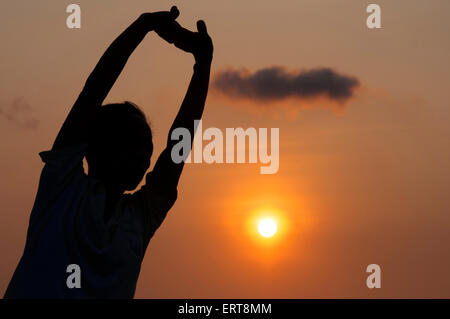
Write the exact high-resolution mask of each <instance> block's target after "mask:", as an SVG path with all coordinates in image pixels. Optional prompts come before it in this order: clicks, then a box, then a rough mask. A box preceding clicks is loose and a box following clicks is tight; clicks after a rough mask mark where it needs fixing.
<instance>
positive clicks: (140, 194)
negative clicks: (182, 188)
mask: <svg viewBox="0 0 450 319" xmlns="http://www.w3.org/2000/svg"><path fill="white" fill-rule="evenodd" d="M177 195H178V192H177V187H176V185H174V184H173V183H168V182H166V181H165V180H163V179H159V178H157V176H156V175H155V174H154V172H150V173H148V174H147V175H146V178H145V185H144V186H142V187H141V189H139V190H138V191H137V192H135V193H134V194H132V195H131V203H132V205H133V206H134V207H135V208H136V209H137V210H138V214H139V217H140V219H141V221H142V229H143V241H144V249H145V248H146V247H147V245H148V243H149V241H150V238H151V237H152V236H153V235H154V233H155V231H156V230H157V229H158V228H159V226H161V224H162V222H163V221H164V219H165V217H166V215H167V212H168V211H169V210H170V209H171V208H172V206H173V205H174V203H175V201H176V199H177Z"/></svg>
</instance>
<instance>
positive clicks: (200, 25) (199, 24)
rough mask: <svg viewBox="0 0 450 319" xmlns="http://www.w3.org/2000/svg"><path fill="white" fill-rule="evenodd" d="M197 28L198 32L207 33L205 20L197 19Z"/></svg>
mask: <svg viewBox="0 0 450 319" xmlns="http://www.w3.org/2000/svg"><path fill="white" fill-rule="evenodd" d="M197 30H198V33H200V34H208V30H207V29H206V24H205V21H203V20H198V21H197Z"/></svg>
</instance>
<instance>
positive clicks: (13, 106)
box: [0, 98, 39, 129]
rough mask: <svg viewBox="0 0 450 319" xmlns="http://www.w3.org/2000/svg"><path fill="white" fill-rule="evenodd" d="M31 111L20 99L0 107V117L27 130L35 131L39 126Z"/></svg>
mask: <svg viewBox="0 0 450 319" xmlns="http://www.w3.org/2000/svg"><path fill="white" fill-rule="evenodd" d="M32 111H33V110H32V108H31V106H30V105H29V104H28V103H27V102H26V101H24V99H22V98H16V99H14V100H12V101H11V102H10V103H2V105H0V117H2V118H3V119H5V120H7V121H9V122H11V123H14V124H16V125H18V126H20V127H23V128H27V129H35V128H37V126H38V124H39V122H38V120H37V119H36V118H35V117H34V116H33V114H32Z"/></svg>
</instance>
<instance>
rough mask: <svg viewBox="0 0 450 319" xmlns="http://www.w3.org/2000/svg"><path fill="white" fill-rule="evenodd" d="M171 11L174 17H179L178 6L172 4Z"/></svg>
mask: <svg viewBox="0 0 450 319" xmlns="http://www.w3.org/2000/svg"><path fill="white" fill-rule="evenodd" d="M170 13H171V15H172V18H173V19H174V20H175V19H176V18H178V16H179V15H180V11H178V8H177V6H172V8H170Z"/></svg>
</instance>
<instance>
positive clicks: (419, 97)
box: [0, 0, 450, 298]
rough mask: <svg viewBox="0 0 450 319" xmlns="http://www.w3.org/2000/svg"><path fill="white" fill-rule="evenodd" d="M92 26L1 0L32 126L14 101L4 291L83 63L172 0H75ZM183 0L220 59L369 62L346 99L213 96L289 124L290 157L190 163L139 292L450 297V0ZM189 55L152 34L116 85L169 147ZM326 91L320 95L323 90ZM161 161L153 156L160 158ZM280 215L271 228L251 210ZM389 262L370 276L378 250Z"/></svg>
mask: <svg viewBox="0 0 450 319" xmlns="http://www.w3.org/2000/svg"><path fill="white" fill-rule="evenodd" d="M76 3H78V4H80V5H81V8H82V19H83V20H82V28H81V30H69V29H67V28H66V26H65V19H66V17H67V15H66V13H65V6H66V5H67V3H63V2H61V1H57V0H53V1H47V0H46V1H38V2H30V1H24V0H16V1H8V2H6V1H3V2H1V4H0V38H1V39H2V43H3V45H2V49H1V50H0V105H1V106H2V107H6V106H8V105H9V104H11V103H12V101H14V100H15V99H18V98H22V101H23V103H27V104H29V105H30V107H31V111H30V113H28V114H27V115H26V116H27V117H28V118H32V119H36V120H37V121H38V122H39V123H38V126H37V127H36V128H27V127H26V126H25V125H23V123H18V122H14V121H7V120H6V118H5V117H0V139H1V143H0V152H1V154H2V156H1V158H0V174H1V175H0V176H1V177H2V178H1V180H0V194H1V195H0V196H1V202H0V203H1V211H0V212H1V213H0V252H1V255H2V258H1V262H0V293H1V294H3V292H4V290H5V289H6V286H7V284H8V282H9V279H10V277H11V275H12V273H13V271H14V269H15V267H16V265H17V262H18V260H19V258H20V256H21V253H22V251H23V247H24V243H25V235H26V229H27V226H28V217H29V213H30V210H31V207H32V205H33V201H34V196H35V193H36V187H37V184H38V178H39V174H40V170H41V169H42V163H41V162H40V160H39V157H38V155H37V153H38V152H40V151H42V150H45V149H48V148H49V147H50V146H51V144H52V143H53V140H54V138H55V136H56V134H57V132H58V129H59V127H60V125H61V124H62V122H63V120H64V117H65V116H66V114H67V112H68V111H69V109H70V107H71V106H72V103H73V102H74V100H75V98H76V97H77V95H78V93H79V92H80V89H81V88H82V86H83V84H84V80H85V79H86V78H87V76H88V75H89V73H90V71H91V70H92V68H93V67H94V66H95V64H96V62H97V61H98V59H99V58H100V56H101V54H102V53H103V51H104V50H105V49H106V47H107V46H108V45H109V43H111V41H112V40H113V39H114V37H115V36H117V35H118V34H119V33H120V32H121V31H122V30H123V29H124V28H125V27H126V26H128V25H129V24H130V23H131V22H132V21H133V20H134V19H135V18H136V17H137V16H138V15H139V14H140V13H142V12H144V11H155V10H165V9H168V8H169V6H170V5H172V3H170V5H168V4H167V3H166V1H152V2H149V1H140V0H139V1H138V0H135V1H132V2H131V3H130V2H129V1H118V0H110V1H87V0H84V1H76ZM369 3H371V2H369V1H354V0H342V1H332V0H329V1H328V0H322V1H313V0H301V1H245V2H243V1H211V0H208V1H206V0H205V1H193V0H190V1H184V2H182V3H174V4H176V5H177V6H178V8H179V9H180V12H181V15H180V18H179V19H178V20H179V22H180V23H181V24H183V25H184V26H186V27H188V28H190V29H193V28H194V26H195V21H196V20H197V19H199V18H202V19H204V20H205V21H206V22H207V25H208V30H209V33H210V34H211V36H212V38H213V40H214V44H215V55H214V62H213V72H214V71H218V70H222V69H224V68H226V67H232V68H247V69H249V70H253V71H254V70H257V69H261V68H265V67H269V66H273V65H283V66H285V67H286V68H288V69H290V70H293V69H310V68H315V67H331V68H334V69H336V70H337V71H339V72H343V73H345V74H350V75H353V76H356V77H358V79H359V80H360V83H361V86H360V88H359V89H358V90H357V92H356V96H355V97H354V98H352V99H351V100H350V101H349V103H347V105H346V108H345V109H344V110H343V111H341V112H336V111H334V110H333V109H332V108H330V107H329V106H332V105H331V104H328V103H330V102H328V101H325V100H321V101H319V102H315V106H316V107H311V108H310V109H304V108H301V109H300V108H296V107H295V105H294V106H293V105H292V102H280V103H277V104H276V105H272V107H267V108H261V107H260V105H258V104H255V103H253V104H252V103H251V102H249V101H244V102H242V101H241V102H239V103H235V102H233V101H232V100H226V99H223V98H220V97H219V96H217V95H215V94H214V92H211V94H210V95H209V97H208V101H207V106H206V111H205V114H204V118H203V126H204V127H210V126H214V127H219V128H221V129H223V130H225V128H227V127H233V128H234V127H244V128H247V127H256V128H258V127H268V128H270V127H279V128H280V169H279V172H278V173H277V174H275V175H260V174H259V166H260V164H251V165H250V164H239V165H237V164H212V165H208V164H188V165H186V168H185V170H184V172H183V176H182V178H181V182H180V185H179V197H178V201H177V202H176V204H175V206H174V207H173V209H172V210H171V211H170V212H169V215H168V217H167V219H166V221H165V222H164V224H163V225H162V226H161V228H160V229H159V230H158V231H157V233H156V235H155V237H154V238H153V239H152V240H151V242H150V246H149V248H148V250H147V254H146V257H145V260H144V263H143V265H142V271H141V276H140V279H139V282H138V288H137V292H136V297H139V298H187V297H189V298H202V297H203V298H221V297H225V298H227V297H234V298H246V297H254V298H316V297H322V298H328V297H332V298H345V297H363V298H365V297H369V298H370V297H386V298H389V297H447V298H448V297H450V275H449V274H448V269H449V268H450V249H448V245H449V242H450V215H449V213H450V200H449V196H448V190H449V189H450V170H449V164H448V163H449V162H450V138H449V137H450V126H449V125H448V118H449V116H450V108H449V107H448V106H449V102H448V101H450V91H449V90H448V78H449V76H450V66H449V64H448V57H449V56H450V42H449V41H448V32H449V30H450V16H449V12H450V2H449V1H447V0H432V1H416V0H409V1H406V0H403V1H379V0H377V1H375V3H378V4H379V5H380V6H381V8H382V26H383V28H382V29H381V30H369V29H367V27H366V26H365V19H366V16H367V15H366V13H365V8H366V6H367V5H368V4H369ZM192 65H193V59H192V57H190V56H188V55H186V54H184V53H183V52H179V51H178V50H176V49H174V48H172V47H170V46H169V45H167V44H166V43H163V42H162V41H160V40H159V39H158V38H157V37H156V36H155V35H150V36H148V37H147V38H146V39H145V40H144V42H143V44H142V45H141V47H139V48H138V49H137V50H136V52H135V53H134V54H133V56H132V58H131V59H130V61H129V63H128V64H127V66H126V68H125V70H124V72H123V73H122V75H121V77H120V78H119V80H118V81H117V83H116V85H115V86H114V88H113V90H112V91H111V94H110V95H109V96H108V98H107V101H109V102H111V101H123V100H130V101H133V102H135V103H136V104H138V105H140V106H141V107H142V109H143V110H145V112H146V113H147V114H148V117H149V119H150V121H151V123H152V128H153V131H154V139H155V147H156V148H155V154H158V153H159V152H160V151H161V149H162V147H163V142H164V141H165V139H166V134H167V132H168V128H169V126H170V124H171V121H172V119H173V117H174V116H175V114H176V112H177V109H178V106H179V104H180V103H181V100H182V98H183V96H184V93H185V90H186V86H187V83H188V81H189V78H190V76H191V72H192ZM317 106H323V107H317ZM152 160H153V162H154V158H153V159H152ZM264 209H273V210H276V211H278V212H279V213H278V214H277V215H278V216H279V217H280V218H281V220H282V227H281V225H280V227H281V229H280V232H279V234H278V235H277V236H276V237H275V238H274V240H272V241H269V242H264V241H262V240H261V239H259V238H258V237H257V236H255V234H254V230H253V228H250V229H249V223H250V222H251V220H252V218H253V217H254V216H255V214H256V213H257V212H259V211H260V210H264ZM371 263H376V264H379V265H380V266H381V269H382V288H381V289H378V290H369V289H368V288H367V287H366V285H365V280H366V276H367V275H366V273H365V268H366V266H367V265H369V264H371Z"/></svg>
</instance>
